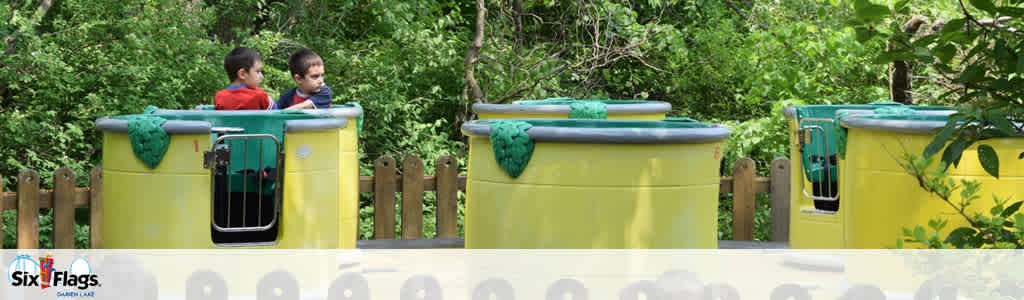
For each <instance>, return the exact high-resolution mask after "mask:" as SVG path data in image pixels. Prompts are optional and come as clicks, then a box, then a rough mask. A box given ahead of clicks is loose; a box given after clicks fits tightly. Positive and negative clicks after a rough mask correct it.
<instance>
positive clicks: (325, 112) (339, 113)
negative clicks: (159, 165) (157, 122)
mask: <svg viewBox="0 0 1024 300" xmlns="http://www.w3.org/2000/svg"><path fill="white" fill-rule="evenodd" d="M342 105H344V104H342ZM280 111H281V110H184V109H157V110H156V111H154V112H153V114H154V115H164V114H170V115H188V114H193V115H208V114H225V115H231V114H260V113H267V114H271V113H274V112H280ZM299 111H301V112H304V113H308V114H311V115H321V116H331V117H335V118H357V117H359V116H362V115H363V109H362V108H359V107H354V106H344V107H332V108H323V109H303V110H299Z"/></svg>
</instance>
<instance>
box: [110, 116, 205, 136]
mask: <svg viewBox="0 0 1024 300" xmlns="http://www.w3.org/2000/svg"><path fill="white" fill-rule="evenodd" d="M160 127H162V128H163V129H164V131H166V132H167V134H197V133H210V127H211V126H210V122H206V121H184V120H168V121H167V122H164V124H163V125H162V126H160ZM96 128H98V129H100V130H102V131H109V132H118V133H128V120H119V119H111V118H107V117H104V118H99V119H97V120H96Z"/></svg>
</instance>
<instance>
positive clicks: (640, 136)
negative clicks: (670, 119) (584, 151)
mask: <svg viewBox="0 0 1024 300" xmlns="http://www.w3.org/2000/svg"><path fill="white" fill-rule="evenodd" d="M484 121H493V120H473V121H469V122H466V123H464V124H462V130H463V131H465V132H467V133H469V134H472V135H477V136H490V134H491V126H490V125H489V124H486V123H483V122H484ZM586 121H595V120H586ZM602 121H605V120H602ZM605 122H608V121H605ZM648 122H657V121H648ZM708 125H710V126H711V127H707V128H578V127H555V126H533V127H531V128H530V129H528V130H526V134H527V135H529V136H530V139H532V140H534V141H536V142H569V143H588V144H669V143H701V142H714V141H721V140H724V139H726V138H728V137H729V134H730V133H732V131H730V130H729V128H726V127H725V126H722V125H721V124H708Z"/></svg>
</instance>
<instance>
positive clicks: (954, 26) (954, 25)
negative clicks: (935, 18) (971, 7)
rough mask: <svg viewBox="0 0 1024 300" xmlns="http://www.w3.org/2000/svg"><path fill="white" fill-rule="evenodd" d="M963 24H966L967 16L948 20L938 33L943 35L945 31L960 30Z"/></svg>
mask: <svg viewBox="0 0 1024 300" xmlns="http://www.w3.org/2000/svg"><path fill="white" fill-rule="evenodd" d="M964 24H967V18H963V19H953V20H950V21H949V22H946V25H945V26H943V27H942V30H941V31H939V34H940V35H943V36H945V35H946V34H947V33H954V32H960V28H963V27H964Z"/></svg>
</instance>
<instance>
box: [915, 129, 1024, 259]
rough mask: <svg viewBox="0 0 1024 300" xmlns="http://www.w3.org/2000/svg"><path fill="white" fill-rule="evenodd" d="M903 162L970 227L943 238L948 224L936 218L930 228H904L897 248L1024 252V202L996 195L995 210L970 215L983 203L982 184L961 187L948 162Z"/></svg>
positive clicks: (962, 183) (972, 182) (921, 159)
mask: <svg viewBox="0 0 1024 300" xmlns="http://www.w3.org/2000/svg"><path fill="white" fill-rule="evenodd" d="M979 149H980V148H979ZM903 159H904V161H905V163H901V165H902V166H903V168H904V169H905V170H906V171H907V172H908V173H910V174H911V175H913V176H915V177H916V178H917V180H918V182H919V183H920V186H921V188H923V189H924V190H926V191H928V192H929V193H931V194H933V195H935V196H937V197H938V198H940V199H942V201H944V202H945V203H946V204H948V205H949V206H950V207H951V208H952V209H953V210H954V211H955V212H957V213H958V214H959V217H958V218H963V219H964V220H966V221H967V223H968V224H969V225H968V226H962V227H959V228H956V229H953V230H952V231H951V232H950V233H949V234H948V235H947V236H946V237H945V238H942V237H941V236H940V235H939V232H940V231H942V230H943V229H944V228H945V227H946V226H947V225H948V220H947V219H946V218H945V217H936V218H934V219H932V220H931V221H929V222H928V226H927V227H923V226H921V225H916V226H914V229H912V230H911V229H909V228H903V239H901V240H899V241H897V247H901V248H902V247H903V245H904V242H906V243H912V244H919V245H921V246H923V247H926V248H931V249H944V248H960V249H962V248H996V249H1022V248H1024V214H1022V213H1021V212H1020V207H1021V204H1022V203H1024V201H1011V200H1010V199H1008V198H1007V199H1000V198H999V197H997V196H996V195H993V196H992V201H993V202H994V206H992V208H991V209H989V210H988V211H987V212H984V213H983V212H974V213H970V211H969V207H971V205H973V204H974V203H976V201H979V200H980V199H981V196H980V195H979V193H980V190H981V184H980V183H979V182H978V181H975V180H960V182H959V183H957V182H956V181H955V180H953V179H952V178H949V175H948V174H947V168H946V166H945V162H940V163H939V165H938V166H936V167H934V168H933V167H930V166H932V165H933V164H934V162H935V159H934V157H927V156H919V155H915V154H908V155H907V156H906V157H904V158H903ZM958 190H959V193H957V191H958Z"/></svg>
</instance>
